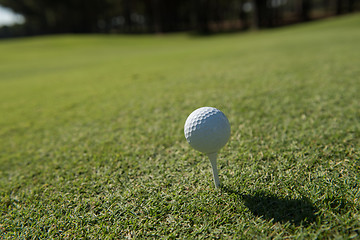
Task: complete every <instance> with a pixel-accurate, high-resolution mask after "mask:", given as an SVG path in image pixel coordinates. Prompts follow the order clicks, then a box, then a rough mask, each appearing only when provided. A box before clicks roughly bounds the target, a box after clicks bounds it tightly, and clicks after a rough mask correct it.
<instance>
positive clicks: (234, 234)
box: [0, 14, 360, 239]
mask: <svg viewBox="0 0 360 240" xmlns="http://www.w3.org/2000/svg"><path fill="white" fill-rule="evenodd" d="M202 106H213V107H216V108H218V109H220V110H222V111H223V112H224V113H225V114H226V115H227V117H228V119H229V121H230V124H231V138H230V141H229V142H228V144H227V145H226V146H225V147H224V148H223V149H222V150H221V151H220V153H219V157H218V167H219V174H220V180H221V181H222V184H223V188H222V189H221V190H216V189H215V188H214V184H213V180H212V175H211V166H210V163H209V160H208V159H207V158H206V156H205V155H203V154H201V153H199V152H196V151H195V150H193V149H191V147H190V146H189V145H188V143H187V142H186V140H185V138H184V134H183V126H184V123H185V120H186V118H187V116H188V115H189V114H190V113H191V112H192V111H193V110H195V109H196V108H198V107H202ZM359 166H360V15H359V14H357V15H350V16H345V17H340V18H333V19H327V20H323V21H318V22H313V23H308V24H303V25H295V26H290V27H286V28H281V29H274V30H265V31H258V32H251V33H243V34H229V35H219V36H210V37H196V36H190V35H186V34H171V35H161V36H146V35H139V36H121V35H59V36H46V37H30V38H24V39H16V40H1V41H0V214H1V215H0V238H4V239H12V238H19V239H36V237H38V238H42V239H49V238H59V239H64V238H65V239H66V238H68V239H79V238H82V239H87V238H88V239H108V238H109V239H111V238H119V239H124V238H138V239H143V238H154V239H158V238H183V239H194V238H195V239H197V238H205V237H210V238H222V239H226V238H233V239H254V238H257V239H264V238H278V239H281V238H300V239H301V238H320V239H334V238H338V239H349V238H354V239H359V238H360V203H359V202H360V184H359V182H360V167H359Z"/></svg>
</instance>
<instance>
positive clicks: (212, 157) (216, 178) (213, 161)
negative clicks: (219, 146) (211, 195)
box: [208, 152, 220, 188]
mask: <svg viewBox="0 0 360 240" xmlns="http://www.w3.org/2000/svg"><path fill="white" fill-rule="evenodd" d="M208 157H209V160H210V163H211V167H212V172H213V177H214V183H215V187H216V188H220V180H219V174H218V170H217V164H216V159H217V152H215V153H209V154H208Z"/></svg>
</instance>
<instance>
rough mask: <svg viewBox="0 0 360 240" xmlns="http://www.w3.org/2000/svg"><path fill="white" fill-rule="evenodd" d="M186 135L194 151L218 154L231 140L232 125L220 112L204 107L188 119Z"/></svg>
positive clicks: (185, 129)
mask: <svg viewBox="0 0 360 240" xmlns="http://www.w3.org/2000/svg"><path fill="white" fill-rule="evenodd" d="M184 133H185V138H186V140H187V141H188V143H189V144H190V145H191V146H192V147H193V148H194V149H196V150H198V151H200V152H203V153H206V154H209V153H216V152H218V151H219V150H220V149H221V148H222V147H224V146H225V144H226V143H227V141H228V140H229V138H230V124H229V121H228V119H227V118H226V116H225V114H224V113H222V112H221V111H220V110H218V109H216V108H213V107H202V108H198V109H196V110H195V111H193V112H192V113H191V114H190V115H189V117H188V118H187V119H186V122H185V126H184Z"/></svg>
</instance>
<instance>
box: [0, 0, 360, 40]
mask: <svg viewBox="0 0 360 240" xmlns="http://www.w3.org/2000/svg"><path fill="white" fill-rule="evenodd" d="M359 2H360V0H87V1H86V0H0V5H3V6H5V7H9V8H11V9H13V10H14V11H15V12H17V13H20V14H22V15H23V16H24V17H25V23H24V24H22V25H17V26H13V27H3V28H2V29H1V30H0V36H3V37H4V36H20V35H38V34H55V33H167V32H176V31H194V32H197V33H201V34H208V33H216V32H226V31H241V30H246V29H250V28H255V29H256V28H271V27H278V26H283V25H288V24H293V23H298V22H303V21H310V20H314V19H318V18H324V17H329V16H334V15H340V14H345V13H349V12H354V11H358V10H359V9H360V3H359Z"/></svg>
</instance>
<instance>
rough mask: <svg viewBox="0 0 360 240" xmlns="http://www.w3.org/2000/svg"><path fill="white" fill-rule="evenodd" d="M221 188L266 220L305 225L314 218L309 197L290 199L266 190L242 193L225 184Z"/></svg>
mask: <svg viewBox="0 0 360 240" xmlns="http://www.w3.org/2000/svg"><path fill="white" fill-rule="evenodd" d="M222 190H223V191H225V192H228V193H231V194H236V195H237V196H238V197H239V198H240V199H241V200H243V201H244V204H245V206H246V207H247V208H248V209H249V210H250V211H251V212H252V213H253V214H254V215H255V216H257V217H262V218H263V219H266V220H273V221H274V222H281V223H286V222H290V223H291V224H294V225H296V226H299V225H301V224H302V225H305V226H306V225H309V224H310V223H312V222H314V221H315V220H316V216H315V212H316V208H315V207H314V206H313V204H312V203H311V201H310V200H309V199H307V198H304V197H303V198H302V199H290V198H286V197H285V198H284V197H279V196H276V195H274V194H270V193H266V192H258V193H255V194H254V195H244V194H242V193H240V192H238V191H234V190H231V189H229V188H227V187H226V186H224V187H222Z"/></svg>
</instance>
